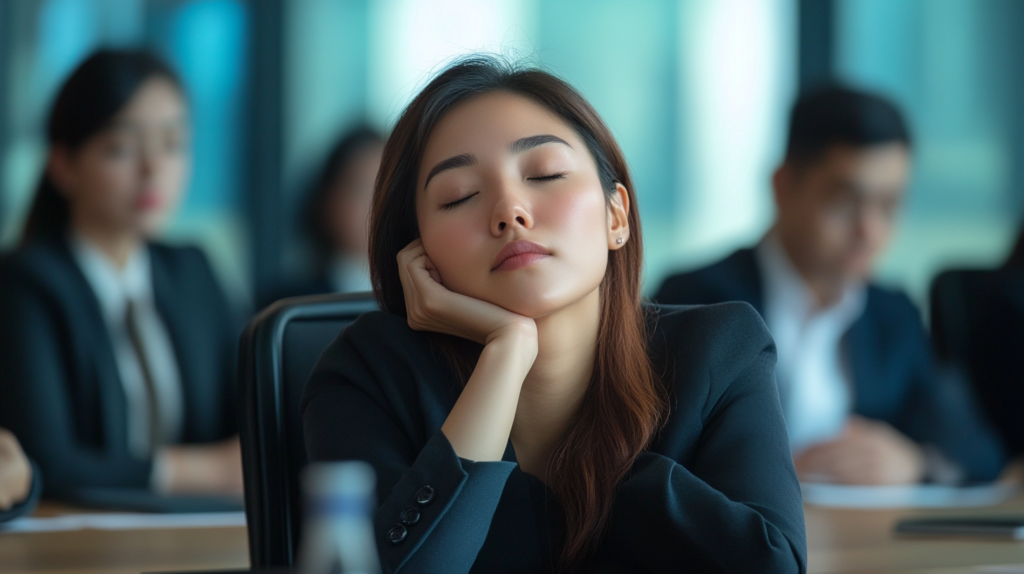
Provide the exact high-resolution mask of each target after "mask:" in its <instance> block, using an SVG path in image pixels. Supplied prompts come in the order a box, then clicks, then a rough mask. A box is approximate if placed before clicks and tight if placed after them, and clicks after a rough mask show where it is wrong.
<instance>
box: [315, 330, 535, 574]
mask: <svg viewBox="0 0 1024 574" xmlns="http://www.w3.org/2000/svg"><path fill="white" fill-rule="evenodd" d="M392 320H394V321H392ZM395 321H397V323H396V322H395ZM403 330H406V331H409V332H411V330H409V329H408V327H407V326H405V325H404V321H401V320H399V319H398V318H397V317H392V316H386V315H384V314H383V313H373V314H369V315H364V316H363V317H362V318H360V319H359V320H358V321H356V323H354V324H353V325H351V326H350V327H349V328H348V329H347V330H346V331H345V332H344V333H343V334H342V335H341V336H340V337H339V338H338V339H337V340H336V341H335V343H334V344H333V345H332V346H331V347H329V348H328V349H327V350H326V351H325V352H324V354H323V355H322V356H321V358H320V361H319V363H318V364H317V366H316V368H315V369H314V371H313V373H312V375H311V377H310V380H309V382H308V384H307V387H306V392H305V395H304V397H303V401H302V405H303V407H302V408H303V423H304V427H305V437H306V447H307V451H308V454H309V459H310V461H311V462H322V461H332V460H363V461H366V462H369V463H370V464H371V465H372V466H373V467H374V469H375V471H376V473H377V496H378V503H379V505H378V507H377V510H376V512H375V515H374V530H375V536H376V539H377V547H378V550H379V553H380V559H381V565H382V567H383V569H384V571H385V572H389V573H390V572H468V571H469V570H470V568H471V567H472V565H473V562H474V561H475V560H476V557H477V554H478V553H479V551H480V548H481V547H482V546H483V543H484V539H485V538H486V536H487V532H488V530H489V528H490V523H491V518H492V517H493V515H494V511H495V509H496V508H497V505H498V501H499V499H500V498H501V494H502V491H503V490H504V486H505V481H506V480H507V478H508V476H509V474H510V473H511V472H512V469H513V468H514V467H515V465H514V463H510V462H471V461H468V460H465V459H461V458H459V457H458V456H457V455H456V454H455V451H454V450H453V449H452V446H451V444H450V443H449V442H448V439H447V438H446V437H445V436H444V434H443V433H442V432H441V431H440V430H439V425H438V430H436V431H433V432H431V433H430V434H429V435H427V434H426V433H425V432H424V430H423V429H424V428H425V426H426V425H423V424H422V418H421V416H420V415H418V414H417V412H418V410H419V403H420V400H418V398H417V392H418V391H417V390H416V388H415V387H417V386H418V385H419V384H420V383H423V382H424V378H426V379H430V378H431V377H437V376H442V371H441V370H437V369H431V365H432V364H433V363H434V362H435V360H433V359H432V357H431V356H430V354H429V352H427V353H423V354H416V353H414V352H413V350H414V348H415V347H416V345H415V342H413V341H411V339H412V337H409V336H396V333H397V334H401V333H402V331H403ZM430 382H433V383H434V384H436V383H437V381H427V384H429V383H430ZM449 383H450V384H455V383H454V381H448V382H445V383H443V385H447V384H449ZM422 402H423V404H424V405H427V406H426V407H425V408H428V409H430V410H432V411H433V412H434V413H440V412H444V413H445V414H446V413H447V411H446V410H445V408H444V406H442V405H440V404H431V403H433V402H435V397H430V396H424V397H423V398H422ZM449 406H450V405H449ZM431 407H433V408H431ZM417 419H420V420H417Z"/></svg>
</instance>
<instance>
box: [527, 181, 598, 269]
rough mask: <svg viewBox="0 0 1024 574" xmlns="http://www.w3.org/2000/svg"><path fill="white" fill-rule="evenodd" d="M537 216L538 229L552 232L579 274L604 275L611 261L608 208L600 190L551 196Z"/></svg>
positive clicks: (537, 210)
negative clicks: (593, 273)
mask: <svg viewBox="0 0 1024 574" xmlns="http://www.w3.org/2000/svg"><path fill="white" fill-rule="evenodd" d="M538 207H539V209H535V210H534V212H535V214H536V217H537V226H538V228H539V229H544V230H550V231H551V232H553V233H554V234H555V236H556V237H557V241H558V243H557V246H558V247H559V248H560V249H561V250H562V251H563V253H564V254H565V255H566V256H567V257H566V261H568V262H570V264H572V266H573V267H576V268H577V270H578V271H586V270H588V269H589V270H592V271H593V272H599V273H600V274H601V275H603V274H604V266H605V265H606V264H607V260H608V234H607V224H608V221H607V218H608V206H607V203H606V201H605V197H604V193H603V192H601V191H600V188H598V189H597V190H595V189H582V190H577V191H575V192H573V193H565V194H558V195H552V196H551V197H549V198H544V201H542V202H539V205H538Z"/></svg>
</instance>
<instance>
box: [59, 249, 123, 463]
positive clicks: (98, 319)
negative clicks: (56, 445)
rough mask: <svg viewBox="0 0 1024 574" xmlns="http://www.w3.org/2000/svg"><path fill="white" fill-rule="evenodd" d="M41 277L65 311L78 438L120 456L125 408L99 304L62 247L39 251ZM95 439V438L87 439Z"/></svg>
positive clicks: (121, 388)
mask: <svg viewBox="0 0 1024 574" xmlns="http://www.w3.org/2000/svg"><path fill="white" fill-rule="evenodd" d="M42 251H43V252H44V253H46V256H44V257H42V258H41V263H40V271H41V272H42V274H43V275H44V277H45V279H44V280H45V282H46V283H47V284H49V285H51V286H52V288H53V291H54V295H55V296H56V297H57V299H58V300H59V302H60V305H61V306H63V307H64V313H65V315H66V317H67V324H66V325H67V329H68V334H69V336H70V345H69V349H70V352H71V353H72V355H73V357H72V361H73V365H72V367H71V368H72V369H74V370H75V372H76V373H77V375H75V376H74V377H73V378H72V381H73V382H72V387H73V388H70V389H68V390H69V393H70V396H72V397H73V398H74V400H75V401H76V402H77V403H78V404H79V405H85V406H80V407H79V408H77V409H76V416H77V417H80V420H79V422H78V424H79V425H80V426H78V427H77V428H78V430H79V431H80V432H83V433H87V434H86V436H83V437H82V438H83V439H85V440H87V441H95V443H97V444H105V445H107V446H108V447H111V448H114V449H117V450H124V449H125V448H127V444H128V421H127V414H128V405H127V399H126V397H125V394H124V387H123V385H122V383H121V373H120V371H119V370H118V368H117V360H116V359H115V358H114V346H113V344H112V342H111V339H110V332H109V329H108V328H107V323H106V319H105V318H104V317H103V313H102V311H101V310H100V303H99V300H98V299H97V298H96V294H95V293H94V292H93V290H92V286H90V285H89V282H88V280H86V278H85V275H84V274H83V273H82V270H81V269H80V268H79V267H78V263H77V262H76V261H75V259H74V256H73V255H72V254H71V249H70V246H69V245H68V244H67V242H66V241H55V242H52V243H50V244H49V245H46V246H45V247H43V248H42ZM93 433H96V434H95V436H90V435H92V434H93Z"/></svg>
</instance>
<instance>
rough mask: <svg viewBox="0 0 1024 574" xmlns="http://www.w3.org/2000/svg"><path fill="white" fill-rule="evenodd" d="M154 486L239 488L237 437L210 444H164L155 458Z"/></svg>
mask: <svg viewBox="0 0 1024 574" xmlns="http://www.w3.org/2000/svg"><path fill="white" fill-rule="evenodd" d="M153 463H154V472H153V477H152V487H153V489H154V490H156V491H158V492H168V493H210V492H238V491H241V489H242V465H241V454H240V451H239V445H238V438H237V437H235V438H231V439H228V440H226V441H222V442H219V443H214V444H210V445H178V446H170V447H165V448H163V449H161V450H160V452H159V453H158V454H157V456H155V457H154V459H153Z"/></svg>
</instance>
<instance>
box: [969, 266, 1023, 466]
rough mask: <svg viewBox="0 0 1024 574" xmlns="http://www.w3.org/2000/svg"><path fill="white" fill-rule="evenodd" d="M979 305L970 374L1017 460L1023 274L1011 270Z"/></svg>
mask: <svg viewBox="0 0 1024 574" xmlns="http://www.w3.org/2000/svg"><path fill="white" fill-rule="evenodd" d="M988 295H989V296H988V298H987V299H985V300H983V301H980V302H978V316H977V317H976V318H975V319H974V321H975V323H974V324H973V325H972V329H971V332H972V335H973V336H972V337H971V339H970V342H971V349H970V351H969V352H968V354H967V355H968V357H969V359H968V361H969V363H970V364H969V365H968V366H969V371H970V372H971V374H972V376H973V378H974V381H973V382H974V387H975V389H976V391H977V393H978V397H979V399H980V400H981V402H982V404H983V405H984V406H985V410H986V411H987V412H988V413H989V416H990V417H991V419H992V422H993V424H995V426H996V427H997V428H998V429H999V433H1000V435H1001V436H1002V437H1003V439H1004V440H1005V441H1006V446H1007V450H1008V451H1009V452H1010V454H1012V455H1013V456H1017V455H1020V454H1022V453H1024V420H1022V417H1021V410H1022V409H1024V271H1022V270H1020V269H1016V268H1011V269H1007V270H1006V271H1003V272H1002V273H1000V274H999V275H998V276H997V277H996V279H995V280H994V281H993V285H992V289H991V291H990V292H989V293H988Z"/></svg>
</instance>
